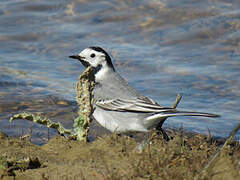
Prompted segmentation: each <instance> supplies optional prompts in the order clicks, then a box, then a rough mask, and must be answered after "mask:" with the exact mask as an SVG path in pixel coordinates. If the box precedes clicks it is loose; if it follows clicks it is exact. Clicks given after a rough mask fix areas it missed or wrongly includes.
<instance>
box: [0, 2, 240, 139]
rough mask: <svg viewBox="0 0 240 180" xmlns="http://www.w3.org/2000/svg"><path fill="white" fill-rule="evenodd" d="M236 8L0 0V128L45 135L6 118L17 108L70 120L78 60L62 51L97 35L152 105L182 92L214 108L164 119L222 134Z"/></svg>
mask: <svg viewBox="0 0 240 180" xmlns="http://www.w3.org/2000/svg"><path fill="white" fill-rule="evenodd" d="M239 17H240V3H239V2H238V0H232V1H231V0H229V1H227V2H225V1H223V0H216V1H210V0H209V1H206V0H203V1H196V0H151V1H149V0H148V1H147V0H131V1H124V0H109V1H97V0H78V1H74V0H60V1H59V0H51V1H47V0H41V1H40V0H39V1H38V0H36V1H30V0H11V1H8V0H1V6H0V47H1V48H0V87H1V88H0V130H1V131H4V132H6V133H7V134H10V135H13V136H17V135H21V134H24V133H27V132H29V131H30V130H29V129H32V128H33V132H35V136H36V137H41V138H42V139H41V138H40V140H38V141H39V142H41V141H42V140H43V139H44V138H46V132H47V130H46V129H45V128H44V127H41V126H39V125H35V124H31V123H29V122H26V121H16V122H14V123H13V124H9V123H8V118H9V117H10V116H11V115H12V114H15V113H17V112H22V111H30V112H44V113H45V114H47V115H48V116H49V117H51V118H52V119H54V120H56V121H60V122H62V123H63V124H64V125H65V126H66V127H71V126H72V121H73V119H74V117H75V116H76V110H77V109H76V103H75V102H74V101H75V90H74V87H75V82H76V81H77V77H78V76H79V74H80V73H81V72H82V71H83V67H82V65H81V64H80V63H78V62H76V61H73V60H71V59H69V58H68V56H69V55H72V54H76V53H79V52H80V51H81V50H82V49H84V48H86V47H88V46H96V45H97V46H101V47H103V48H104V49H105V50H107V51H108V52H110V53H111V54H112V56H113V57H114V64H115V67H116V69H117V70H118V72H119V73H120V74H121V75H122V76H123V77H125V78H126V79H127V80H128V81H129V82H130V84H131V85H132V86H133V87H135V88H137V89H138V90H139V91H141V92H142V93H143V94H145V95H147V96H149V97H151V98H153V99H154V100H156V101H157V102H159V103H160V104H161V105H164V106H171V105H172V103H173V102H174V100H175V98H176V95H177V93H181V94H182V95H183V99H182V101H181V102H180V104H179V109H181V108H182V109H187V110H198V111H203V112H212V113H216V114H220V115H221V116H222V117H221V118H218V119H208V118H191V117H184V118H169V119H168V120H167V122H166V123H165V124H164V126H165V127H174V128H179V126H181V125H183V127H184V129H185V130H188V131H194V132H200V133H204V134H206V133H208V129H210V131H211V134H213V135H215V136H220V137H226V136H227V135H228V134H229V132H230V131H231V130H232V129H233V128H234V127H235V126H236V125H237V124H238V123H239V122H240V118H239V115H240V113H239V107H240V101H239V97H240V76H239V75H240V61H239V60H240V50H239V46H240V31H239V27H240V20H239ZM31 127H32V128H31ZM54 133H55V132H54V131H50V135H53V134H54ZM42 134H43V135H42Z"/></svg>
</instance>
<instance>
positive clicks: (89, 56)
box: [69, 46, 220, 134]
mask: <svg viewBox="0 0 240 180" xmlns="http://www.w3.org/2000/svg"><path fill="white" fill-rule="evenodd" d="M69 58H73V59H77V60H79V61H80V62H81V63H82V65H83V66H84V67H86V68H87V67H89V66H92V67H93V68H94V69H95V71H94V72H95V74H94V76H95V87H94V89H93V91H92V94H93V97H94V104H93V108H94V111H93V117H94V119H95V120H96V121H97V122H98V123H99V124H100V125H101V126H103V127H105V128H106V129H108V130H110V131H111V132H119V133H126V134H127V133H132V132H150V130H152V129H156V128H158V127H160V129H161V126H162V124H163V122H164V121H165V120H166V119H167V118H168V117H173V116H202V117H210V118H216V117H220V116H219V115H216V114H211V113H203V112H194V111H182V110H178V109H176V108H173V107H166V106H162V105H160V104H158V103H157V102H156V101H154V100H152V99H151V98H149V97H147V96H144V95H143V94H141V93H140V92H139V91H138V90H136V89H135V88H133V87H131V86H130V85H129V84H128V82H127V81H126V80H125V79H124V78H123V77H122V76H120V74H119V73H117V71H116V69H115V68H114V65H113V63H112V60H111V57H110V55H109V54H108V53H107V52H106V51H105V50H104V49H103V48H101V47H98V46H92V47H88V48H86V49H84V50H82V51H81V52H80V53H79V54H77V55H71V56H69Z"/></svg>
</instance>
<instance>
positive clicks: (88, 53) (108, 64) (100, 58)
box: [69, 47, 114, 71]
mask: <svg viewBox="0 0 240 180" xmlns="http://www.w3.org/2000/svg"><path fill="white" fill-rule="evenodd" d="M69 57H70V58H73V59H78V60H79V61H80V62H81V63H82V64H83V65H84V66H85V67H88V66H92V67H94V68H96V70H97V71H100V70H103V69H107V68H110V69H112V70H113V71H114V67H113V64H112V61H111V58H110V56H109V55H108V54H107V52H106V51H104V50H103V49H102V48H101V47H89V48H86V49H84V50H83V51H82V52H80V53H79V54H78V55H72V56H69Z"/></svg>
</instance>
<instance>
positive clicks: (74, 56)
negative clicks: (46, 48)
mask: <svg viewBox="0 0 240 180" xmlns="http://www.w3.org/2000/svg"><path fill="white" fill-rule="evenodd" d="M69 58H72V59H78V60H83V57H81V56H79V55H72V56H69Z"/></svg>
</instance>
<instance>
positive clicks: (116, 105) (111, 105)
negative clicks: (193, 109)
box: [95, 96, 176, 113]
mask: <svg viewBox="0 0 240 180" xmlns="http://www.w3.org/2000/svg"><path fill="white" fill-rule="evenodd" d="M95 104H96V105H97V106H98V107H101V108H103V109H105V110H110V111H128V112H129V111H132V112H144V113H160V112H169V111H172V112H175V111H176V110H175V109H173V108H169V107H164V106H160V105H159V104H157V103H156V102H154V101H153V100H152V99H150V98H147V97H145V96H141V97H138V98H136V99H113V100H99V101H97V102H96V103H95Z"/></svg>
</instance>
